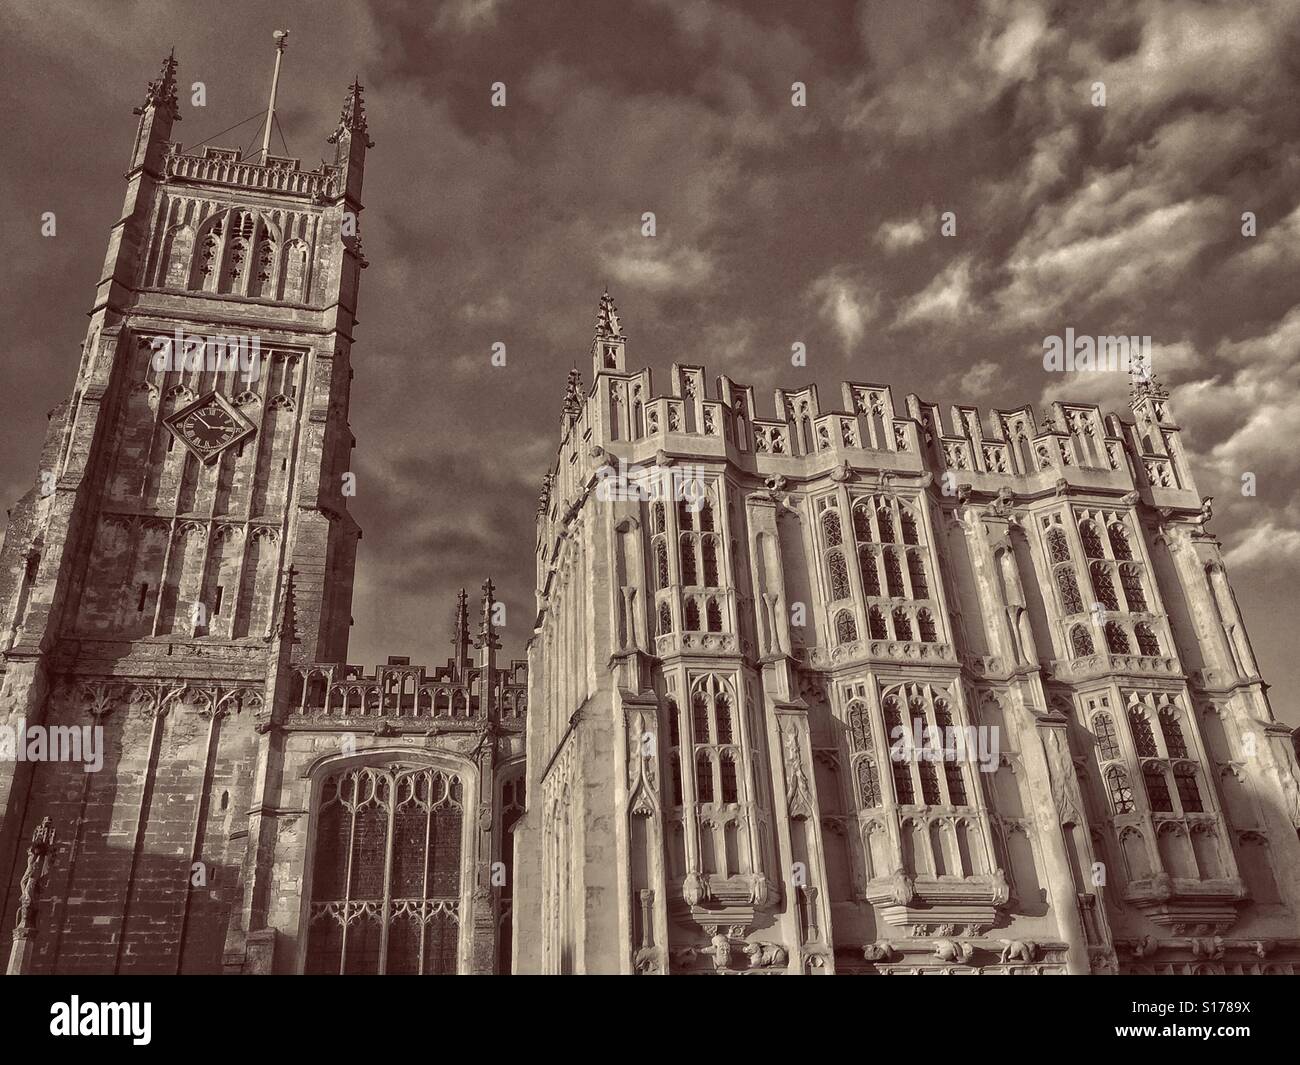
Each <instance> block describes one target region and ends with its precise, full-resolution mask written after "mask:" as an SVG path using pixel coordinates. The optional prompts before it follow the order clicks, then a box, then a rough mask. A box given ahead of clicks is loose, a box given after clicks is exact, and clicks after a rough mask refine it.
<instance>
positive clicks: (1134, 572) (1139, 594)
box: [1119, 565, 1147, 611]
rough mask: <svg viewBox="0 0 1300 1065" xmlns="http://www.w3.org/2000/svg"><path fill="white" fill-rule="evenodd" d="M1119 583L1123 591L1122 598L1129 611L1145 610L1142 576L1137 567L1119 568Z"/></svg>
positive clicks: (1145, 601) (1145, 596)
mask: <svg viewBox="0 0 1300 1065" xmlns="http://www.w3.org/2000/svg"><path fill="white" fill-rule="evenodd" d="M1119 583H1120V587H1122V588H1123V589H1124V598H1125V599H1126V600H1127V601H1128V608H1129V610H1134V611H1142V610H1146V608H1147V595H1146V592H1144V591H1143V590H1142V574H1141V572H1140V571H1139V570H1138V568H1137V566H1134V565H1128V566H1120V568H1119Z"/></svg>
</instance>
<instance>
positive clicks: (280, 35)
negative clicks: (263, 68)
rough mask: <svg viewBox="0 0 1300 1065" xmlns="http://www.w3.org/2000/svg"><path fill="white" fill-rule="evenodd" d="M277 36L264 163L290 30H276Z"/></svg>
mask: <svg viewBox="0 0 1300 1065" xmlns="http://www.w3.org/2000/svg"><path fill="white" fill-rule="evenodd" d="M272 36H274V37H275V73H274V74H272V75H271V102H270V104H268V105H267V108H266V130H265V131H264V132H263V134H262V164H263V165H265V164H266V157H267V154H268V153H269V152H270V150H271V123H272V122H274V121H275V91H276V89H277V88H278V87H279V85H280V60H281V58H282V57H283V56H284V45H285V41H286V40H287V39H288V37H289V31H288V30H276V31H275V33H274V34H273V35H272Z"/></svg>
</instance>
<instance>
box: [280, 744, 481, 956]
mask: <svg viewBox="0 0 1300 1065" xmlns="http://www.w3.org/2000/svg"><path fill="white" fill-rule="evenodd" d="M462 816H463V797H462V788H461V781H460V778H459V777H457V776H456V775H454V774H452V773H449V772H445V771H443V770H440V769H436V768H433V767H429V766H403V765H385V766H360V767H354V768H349V769H344V770H340V771H338V772H335V773H332V774H331V775H330V776H328V777H326V779H325V781H324V783H323V785H322V787H321V792H320V799H319V802H318V805H317V809H316V832H315V838H316V846H315V855H314V857H313V864H312V890H311V906H310V914H309V920H310V927H309V932H308V942H307V966H306V968H307V972H309V973H349V974H350V973H392V974H448V973H455V972H456V971H457V957H458V942H459V921H460V918H461V909H460V906H461V899H460V895H461V828H462Z"/></svg>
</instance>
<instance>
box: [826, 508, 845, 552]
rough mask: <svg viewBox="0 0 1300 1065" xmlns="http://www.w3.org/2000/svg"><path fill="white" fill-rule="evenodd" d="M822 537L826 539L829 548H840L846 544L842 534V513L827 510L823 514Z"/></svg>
mask: <svg viewBox="0 0 1300 1065" xmlns="http://www.w3.org/2000/svg"><path fill="white" fill-rule="evenodd" d="M822 535H823V536H825V538H826V546H827V547H839V546H840V544H841V543H843V542H844V538H843V535H842V534H841V532H840V512H839V511H838V510H834V509H827V510H826V511H824V512H823V513H822Z"/></svg>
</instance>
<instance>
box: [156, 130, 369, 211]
mask: <svg viewBox="0 0 1300 1065" xmlns="http://www.w3.org/2000/svg"><path fill="white" fill-rule="evenodd" d="M163 166H164V174H165V175H166V177H167V179H168V180H169V181H173V182H180V183H187V184H194V185H217V186H226V187H233V188H240V189H251V190H257V191H262V192H274V193H281V194H283V195H288V196H301V197H304V198H306V199H309V200H311V201H312V202H313V203H323V202H325V201H326V200H330V199H333V198H334V197H335V196H337V195H338V193H339V189H340V187H341V181H342V176H343V171H342V167H339V166H333V165H330V164H329V163H322V164H321V165H320V166H319V167H317V168H316V169H315V170H310V171H308V170H303V169H302V162H301V160H299V159H290V158H287V157H283V156H275V155H268V156H267V158H266V161H265V162H264V163H254V162H250V161H248V160H246V159H244V158H243V149H241V148H218V147H212V146H208V147H205V148H204V149H203V154H201V155H196V154H190V153H187V152H184V151H183V150H182V149H181V146H180V145H179V144H177V143H175V142H168V144H167V154H166V156H165V157H164V160H163Z"/></svg>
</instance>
